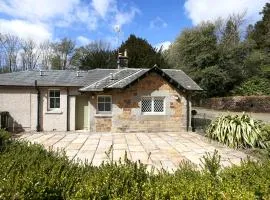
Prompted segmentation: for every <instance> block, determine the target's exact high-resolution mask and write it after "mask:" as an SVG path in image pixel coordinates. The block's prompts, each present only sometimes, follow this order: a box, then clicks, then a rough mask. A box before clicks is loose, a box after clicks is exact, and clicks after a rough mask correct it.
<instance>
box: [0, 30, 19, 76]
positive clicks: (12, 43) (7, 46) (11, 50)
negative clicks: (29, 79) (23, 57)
mask: <svg viewBox="0 0 270 200" xmlns="http://www.w3.org/2000/svg"><path fill="white" fill-rule="evenodd" d="M0 42H1V46H2V49H3V51H4V54H5V64H6V67H7V69H8V71H9V72H13V71H17V58H18V54H19V50H20V48H21V40H20V38H19V37H17V36H14V35H11V34H4V35H1V40H0Z"/></svg>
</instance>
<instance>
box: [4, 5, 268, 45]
mask: <svg viewBox="0 0 270 200" xmlns="http://www.w3.org/2000/svg"><path fill="white" fill-rule="evenodd" d="M266 2H269V0H133V1H131V0H0V33H11V34H14V35H18V36H19V37H21V38H23V39H28V38H31V39H34V40H35V41H37V42H42V41H44V40H51V41H58V40H60V39H61V38H64V37H68V38H71V39H72V40H74V41H75V42H76V45H77V46H82V45H86V44H87V43H89V42H91V41H95V40H103V41H107V42H110V43H111V45H112V47H113V48H115V47H117V46H119V44H121V42H123V41H125V40H126V39H127V38H128V36H129V35H130V34H135V35H136V36H138V37H141V38H144V39H146V40H147V41H148V42H149V43H150V44H152V45H153V46H155V47H160V46H161V45H163V48H165V49H166V48H167V47H168V46H169V45H170V44H171V42H173V41H174V40H175V39H176V37H177V36H178V35H179V34H180V33H181V31H182V30H183V29H184V28H188V27H193V26H196V25H198V24H199V23H201V22H203V21H214V20H216V19H217V18H219V17H221V18H224V19H226V18H227V17H228V16H229V15H232V14H237V13H241V14H242V13H245V19H246V21H245V23H246V24H254V23H255V22H256V21H258V20H260V19H261V15H259V12H260V11H262V8H263V6H264V5H265V3H266ZM116 27H120V32H117V31H116Z"/></svg>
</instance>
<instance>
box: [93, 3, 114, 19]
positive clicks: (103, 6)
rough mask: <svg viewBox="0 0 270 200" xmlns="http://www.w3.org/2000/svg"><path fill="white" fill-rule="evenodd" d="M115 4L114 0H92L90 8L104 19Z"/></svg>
mask: <svg viewBox="0 0 270 200" xmlns="http://www.w3.org/2000/svg"><path fill="white" fill-rule="evenodd" d="M115 4H116V2H115V1H114V0H93V1H92V6H93V8H94V9H95V10H96V11H97V13H98V14H99V15H100V16H101V17H103V18H105V16H106V14H107V12H108V11H109V10H110V9H112V8H113V7H114V6H115Z"/></svg>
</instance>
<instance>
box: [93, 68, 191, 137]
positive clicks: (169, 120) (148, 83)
mask: <svg viewBox="0 0 270 200" xmlns="http://www.w3.org/2000/svg"><path fill="white" fill-rule="evenodd" d="M102 94H105V95H112V103H113V108H112V114H110V115H99V114H95V115H93V116H92V119H91V117H90V129H91V130H90V131H97V132H107V131H112V132H156V131H172V132H176V131H181V130H184V128H185V126H186V98H185V94H184V93H182V92H180V91H178V90H176V89H175V87H173V86H172V85H171V84H170V83H168V82H167V81H166V80H165V79H163V77H162V76H160V75H158V74H156V73H155V72H152V73H150V74H149V75H147V76H146V77H145V78H143V79H141V80H139V81H138V82H136V83H135V84H133V85H132V86H130V87H129V88H127V89H117V90H111V91H108V92H104V93H99V94H96V95H95V97H94V98H90V102H91V105H92V110H94V112H96V101H97V100H96V99H97V95H102ZM143 96H157V97H165V114H164V115H143V114H142V113H141V98H142V97H143Z"/></svg>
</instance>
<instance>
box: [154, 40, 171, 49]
mask: <svg viewBox="0 0 270 200" xmlns="http://www.w3.org/2000/svg"><path fill="white" fill-rule="evenodd" d="M171 44H172V43H171V42H170V41H164V42H160V43H158V44H156V45H154V46H155V48H156V49H157V50H159V49H160V48H161V47H162V50H163V51H164V50H167V49H169V46H170V45H171Z"/></svg>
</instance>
